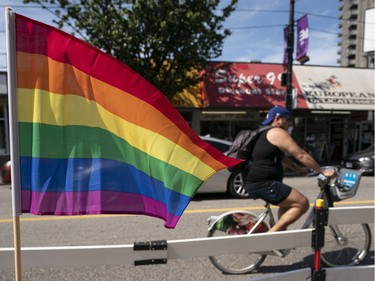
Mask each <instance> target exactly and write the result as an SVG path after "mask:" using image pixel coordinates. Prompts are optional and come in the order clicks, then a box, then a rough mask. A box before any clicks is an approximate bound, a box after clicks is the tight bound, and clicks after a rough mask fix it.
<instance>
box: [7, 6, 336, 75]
mask: <svg viewBox="0 0 375 281" xmlns="http://www.w3.org/2000/svg"><path fill="white" fill-rule="evenodd" d="M227 2H229V0H222V3H221V5H225V3H227ZM6 6H9V7H11V8H12V9H13V10H14V11H15V12H16V13H19V14H22V15H24V16H27V17H30V18H32V19H34V20H37V21H42V22H44V23H46V24H50V25H52V26H53V25H54V24H53V23H52V20H53V19H54V18H55V16H54V15H53V14H52V13H51V12H49V11H48V10H46V9H43V8H41V7H39V6H38V5H37V4H22V0H1V1H0V10H1V12H0V69H4V68H6V43H5V22H4V21H5V19H4V18H5V12H4V8H5V7H6ZM289 6H290V1H288V0H261V1H259V0H239V1H238V5H237V8H236V11H234V12H233V13H232V15H231V16H230V17H229V18H228V19H227V20H226V22H225V24H224V26H225V27H226V28H228V29H229V30H231V32H232V34H231V35H230V36H229V37H227V38H226V39H225V41H224V45H223V54H222V56H221V57H219V58H217V59H215V60H221V61H232V62H250V61H261V62H263V63H282V61H283V53H284V38H283V29H284V27H285V26H286V25H288V23H289ZM339 7H340V1H339V0H313V1H311V0H295V8H294V10H295V13H294V20H297V19H299V18H300V17H302V16H303V15H305V14H308V20H309V51H308V56H309V57H310V61H309V62H307V63H306V65H325V66H337V65H338V64H337V59H338V58H339V57H338V54H337V51H338V50H339V48H338V45H337V43H338V41H339V38H338V33H339V32H340V30H339V28H338V26H339V23H340V21H339V16H340V11H339ZM55 19H56V18H55ZM65 31H67V32H69V31H70V30H69V29H65ZM294 41H295V42H296V40H294ZM294 49H296V46H295V45H294ZM294 63H295V64H298V62H296V61H295V62H294Z"/></svg>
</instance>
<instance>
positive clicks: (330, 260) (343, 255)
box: [321, 224, 371, 267]
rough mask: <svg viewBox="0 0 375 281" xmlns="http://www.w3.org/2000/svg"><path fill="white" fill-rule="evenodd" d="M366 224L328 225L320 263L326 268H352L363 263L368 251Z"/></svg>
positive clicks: (368, 240) (369, 234)
mask: <svg viewBox="0 0 375 281" xmlns="http://www.w3.org/2000/svg"><path fill="white" fill-rule="evenodd" d="M370 246H371V231H370V227H369V226H368V224H340V225H329V226H328V227H327V228H326V233H325V242H324V247H323V248H322V249H321V257H322V262H323V263H324V264H325V265H326V266H332V267H335V266H352V265H356V264H359V263H360V262H362V261H363V259H364V258H365V257H366V255H367V254H368V252H369V250H370Z"/></svg>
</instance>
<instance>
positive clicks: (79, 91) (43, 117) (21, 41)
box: [15, 14, 239, 228]
mask: <svg viewBox="0 0 375 281" xmlns="http://www.w3.org/2000/svg"><path fill="white" fill-rule="evenodd" d="M15 36H16V73H17V77H16V79H17V90H16V92H17V124H18V133H19V144H18V145H19V163H20V165H19V166H20V181H21V183H20V184H21V207H22V212H23V213H32V214H36V215H84V214H143V215H148V216H154V217H157V218H161V219H163V220H164V221H165V224H164V225H165V227H167V228H174V227H175V226H176V224H177V222H178V220H179V218H180V216H181V215H182V213H183V211H184V210H185V208H186V207H187V205H188V204H189V202H190V200H191V197H192V196H193V195H194V194H195V192H196V191H197V189H198V188H199V186H200V185H201V184H202V183H203V182H204V181H205V180H206V179H207V178H208V177H209V176H210V175H212V174H213V173H215V172H216V171H218V170H220V169H225V168H228V167H230V166H233V165H236V164H238V163H239V161H238V160H235V159H232V158H228V157H225V156H224V155H223V154H222V153H221V152H219V151H217V150H216V149H215V148H213V147H211V146H210V145H209V144H207V143H206V142H204V141H203V140H201V139H200V138H199V137H198V136H197V135H196V134H195V133H194V131H193V130H192V129H191V128H190V127H189V125H188V124H187V123H186V122H185V121H184V119H183V118H182V117H181V115H180V114H179V113H178V112H177V111H176V110H175V109H174V108H173V106H172V105H171V104H170V103H169V101H168V100H167V99H166V97H165V96H164V95H163V94H162V93H161V92H159V91H158V90H157V89H156V88H155V87H153V86H152V85H151V84H150V83H149V82H147V81H146V80H145V79H144V78H142V77H141V76H140V75H139V74H137V73H135V72H134V71H133V70H132V69H130V68H129V67H128V66H126V65H124V64H123V63H121V62H120V61H118V60H116V59H114V58H113V57H111V56H109V55H107V54H105V53H103V52H102V51H100V50H98V49H97V48H94V47H93V46H90V45H89V44H87V43H85V42H83V41H81V40H79V39H77V38H75V37H73V36H70V35H68V34H66V33H64V32H62V31H60V30H58V29H56V28H53V27H51V26H48V25H45V24H43V23H40V22H37V21H34V20H32V19H29V18H26V17H24V16H21V15H18V14H16V15H15Z"/></svg>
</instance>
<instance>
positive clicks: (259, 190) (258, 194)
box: [245, 181, 292, 205]
mask: <svg viewBox="0 0 375 281" xmlns="http://www.w3.org/2000/svg"><path fill="white" fill-rule="evenodd" d="M245 189H246V191H247V192H248V193H249V196H250V198H253V199H263V200H264V201H266V202H268V203H271V204H273V205H278V204H280V203H281V202H282V201H284V200H285V199H286V198H287V197H288V196H289V194H290V192H292V188H291V187H290V186H289V185H286V184H284V183H282V182H280V181H271V182H266V183H262V184H259V183H256V184H254V183H251V182H247V183H246V185H245Z"/></svg>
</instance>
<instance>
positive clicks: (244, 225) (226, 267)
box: [208, 169, 371, 274]
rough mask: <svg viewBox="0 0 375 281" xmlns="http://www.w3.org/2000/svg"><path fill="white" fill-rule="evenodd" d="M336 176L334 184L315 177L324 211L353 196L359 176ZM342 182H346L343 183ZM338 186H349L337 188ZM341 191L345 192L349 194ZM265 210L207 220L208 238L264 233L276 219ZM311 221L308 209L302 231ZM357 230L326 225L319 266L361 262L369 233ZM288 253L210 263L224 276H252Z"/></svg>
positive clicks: (218, 259) (238, 256)
mask: <svg viewBox="0 0 375 281" xmlns="http://www.w3.org/2000/svg"><path fill="white" fill-rule="evenodd" d="M339 175H340V177H341V178H339V179H338V180H336V181H335V183H334V184H333V183H332V184H331V182H330V180H329V178H327V177H325V176H324V175H322V174H320V175H319V176H318V186H319V188H320V191H319V193H318V196H317V197H316V199H323V201H324V207H325V208H330V207H334V202H335V201H340V200H344V199H347V198H350V197H353V196H355V193H356V188H357V187H358V184H359V180H358V181H357V182H356V181H353V178H354V179H355V177H357V176H358V175H356V174H355V173H354V172H352V171H351V170H350V171H348V169H346V170H345V171H344V173H343V174H339ZM359 176H361V175H359ZM359 179H360V178H359ZM341 180H342V181H341ZM345 181H347V182H346V183H345ZM352 182H354V184H353V185H352V186H350V184H351V183H352ZM341 183H344V184H349V185H343V186H341V185H338V184H341ZM343 188H348V189H349V190H348V189H343ZM351 188H352V189H351ZM347 191H349V192H351V193H350V194H345V193H344V192H347ZM340 192H341V193H340ZM264 207H265V209H264V211H263V212H261V213H260V214H256V213H253V212H250V211H243V210H236V211H228V212H226V213H224V214H221V215H220V216H211V217H209V228H208V231H209V232H208V237H214V236H215V237H216V236H226V235H251V234H256V233H262V232H267V231H268V229H269V227H270V228H272V227H273V226H274V225H275V224H276V219H275V217H274V215H273V212H272V210H271V205H270V204H269V203H267V202H266V203H265V205H264ZM266 218H267V219H268V225H267V223H266V222H265V220H266ZM314 219H315V208H311V210H310V211H309V213H308V214H307V218H306V220H305V221H304V222H303V225H302V227H301V229H307V228H311V227H314ZM359 226H360V227H353V226H352V225H351V224H349V225H347V224H342V225H341V224H340V225H329V226H328V227H327V230H329V231H328V233H327V238H328V239H325V245H324V248H323V249H324V250H322V251H321V252H320V256H321V259H322V262H323V263H324V264H325V265H326V266H330V267H335V266H351V265H356V264H359V263H360V262H362V261H363V259H364V258H365V257H366V255H367V254H368V252H369V250H370V246H371V230H370V228H369V226H368V224H360V225H359ZM353 230H354V231H353ZM358 241H359V243H358ZM290 250H291V249H283V250H278V251H275V250H273V251H266V252H256V253H244V254H235V255H232V254H228V255H226V254H223V255H218V256H212V257H210V260H211V262H212V263H213V265H214V266H216V267H217V268H218V269H219V270H221V271H222V272H224V273H229V274H239V273H247V272H251V271H253V270H254V269H256V268H258V267H259V266H260V265H261V263H262V262H263V261H264V259H265V257H266V256H267V255H277V256H281V255H280V254H279V253H282V256H283V257H285V256H286V255H288V253H289V252H290ZM249 258H250V259H249ZM233 260H234V261H233ZM247 260H249V263H247V262H246V261H247ZM244 261H245V262H244Z"/></svg>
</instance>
